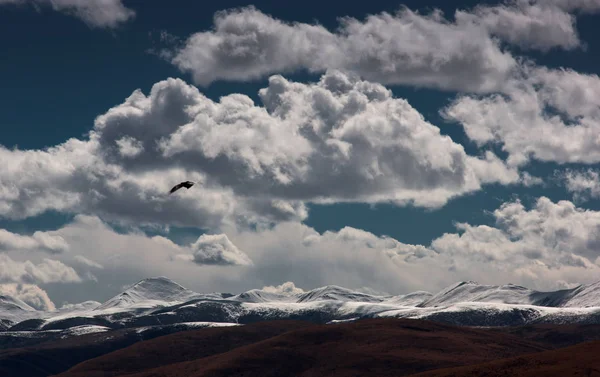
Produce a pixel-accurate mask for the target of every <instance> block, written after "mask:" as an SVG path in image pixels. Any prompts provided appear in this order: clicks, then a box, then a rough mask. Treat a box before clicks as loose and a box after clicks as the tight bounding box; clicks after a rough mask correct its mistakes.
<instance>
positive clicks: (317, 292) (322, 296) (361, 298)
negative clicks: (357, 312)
mask: <svg viewBox="0 0 600 377" xmlns="http://www.w3.org/2000/svg"><path fill="white" fill-rule="evenodd" d="M322 300H336V301H344V302H348V301H354V302H381V301H383V300H384V298H383V297H382V296H373V295H369V294H367V293H362V292H357V291H353V290H350V289H347V288H342V287H339V286H337V285H327V286H325V287H321V288H317V289H313V290H312V291H308V292H306V293H302V294H300V295H299V296H298V301H297V302H315V301H322Z"/></svg>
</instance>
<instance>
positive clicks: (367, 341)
mask: <svg viewBox="0 0 600 377" xmlns="http://www.w3.org/2000/svg"><path fill="white" fill-rule="evenodd" d="M271 325H272V323H271V322H263V323H258V324H253V325H246V326H243V327H240V328H219V329H204V330H201V331H194V332H185V333H178V334H173V335H168V336H164V337H160V338H155V339H153V340H150V341H146V342H142V343H137V344H135V345H133V346H130V347H127V348H125V349H122V350H119V351H115V352H112V353H109V354H106V355H104V356H101V357H98V358H96V359H92V360H88V361H86V362H83V363H81V364H79V365H77V366H75V367H74V368H72V369H70V370H69V371H67V372H65V373H62V374H60V375H59V376H60V377H84V376H85V377H100V376H102V377H108V376H112V377H116V376H124V375H127V376H128V377H134V376H135V377H150V376H152V377H158V376H161V377H180V376H181V377H183V376H185V377H194V376H245V377H251V376H260V377H269V376H278V377H283V376H303V377H311V376H332V377H334V376H401V375H409V374H413V373H418V372H422V371H426V370H431V369H437V368H446V367H453V366H461V365H469V364H475V363H482V362H486V361H490V360H495V359H499V358H507V357H512V356H518V355H525V354H529V353H533V352H539V351H544V350H547V349H548V348H549V346H547V345H542V344H540V343H537V342H533V341H530V340H524V339H521V338H519V337H518V336H516V335H512V334H507V333H505V332H498V331H491V330H485V329H472V328H465V327H458V326H450V325H443V324H438V323H434V322H428V321H419V320H406V319H400V320H399V319H375V320H362V321H358V322H354V323H342V324H333V325H313V326H310V327H306V328H300V329H296V330H293V331H289V332H286V333H283V334H281V335H276V336H273V337H270V338H268V339H265V340H261V341H255V342H251V339H249V338H244V337H241V335H239V331H241V330H242V329H245V331H253V329H256V330H255V331H269V327H270V326H271ZM246 340H247V341H248V342H246ZM244 343H245V344H244Z"/></svg>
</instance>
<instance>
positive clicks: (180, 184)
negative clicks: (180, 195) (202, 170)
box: [169, 181, 194, 195]
mask: <svg viewBox="0 0 600 377" xmlns="http://www.w3.org/2000/svg"><path fill="white" fill-rule="evenodd" d="M193 185H194V182H192V181H185V182H181V183H178V184H176V185H175V186H173V188H172V189H171V191H169V195H171V194H172V193H174V192H175V191H177V190H179V189H180V188H182V187H185V188H186V189H189V188H190V187H192V186H193Z"/></svg>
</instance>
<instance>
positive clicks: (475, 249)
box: [431, 197, 600, 280]
mask: <svg viewBox="0 0 600 377" xmlns="http://www.w3.org/2000/svg"><path fill="white" fill-rule="evenodd" d="M494 217H495V218H496V223H497V227H489V226H485V225H479V226H472V225H469V224H459V229H460V230H462V231H463V233H462V234H445V235H444V236H442V237H440V238H438V239H436V240H434V241H433V242H432V245H431V246H432V248H433V249H435V250H436V251H437V252H439V253H440V254H444V255H447V256H451V257H453V258H455V260H459V262H458V263H474V262H476V261H478V262H481V263H490V264H493V265H495V268H498V269H501V270H502V271H503V272H505V273H509V272H510V271H511V269H516V271H520V273H526V274H528V275H530V276H532V277H533V276H537V277H538V278H542V276H541V272H542V271H544V270H545V271H546V272H548V273H550V272H551V271H552V270H557V271H560V270H563V269H568V268H578V269H581V270H582V271H583V273H584V274H585V272H586V270H587V271H588V272H591V271H597V269H598V265H597V261H598V260H599V259H598V258H599V257H600V253H599V252H598V245H600V238H599V237H598V234H599V233H598V231H599V230H600V212H596V211H591V210H584V209H581V208H577V207H576V206H575V205H574V204H573V203H571V202H569V201H559V202H556V203H554V202H552V201H551V200H550V199H548V198H545V197H541V198H539V199H538V200H537V202H536V204H535V205H534V207H533V208H532V209H530V210H526V209H525V207H524V206H523V205H522V204H521V203H520V202H518V201H517V202H509V203H505V204H503V205H502V206H501V207H500V208H499V209H497V210H496V211H494ZM460 258H463V259H462V260H461V259H460ZM463 267H464V266H463ZM540 270H542V271H540ZM535 271H538V272H535ZM544 279H547V278H545V277H544ZM563 280H566V279H563Z"/></svg>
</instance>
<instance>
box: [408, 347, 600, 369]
mask: <svg viewBox="0 0 600 377" xmlns="http://www.w3.org/2000/svg"><path fill="white" fill-rule="evenodd" d="M599 353H600V342H599V341H594V342H586V343H582V344H578V345H576V346H571V347H566V348H561V349H557V350H552V351H545V352H539V353H535V354H529V355H523V356H519V357H513V358H509V359H504V360H496V361H492V362H488V363H485V364H479V365H471V366H465V367H459V368H449V369H442V370H435V371H431V372H425V373H419V374H416V375H413V376H411V377H417V376H418V377H484V376H485V377H501V376H511V377H538V376H544V377H567V376H569V377H576V376H581V377H600V358H598V354H599Z"/></svg>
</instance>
